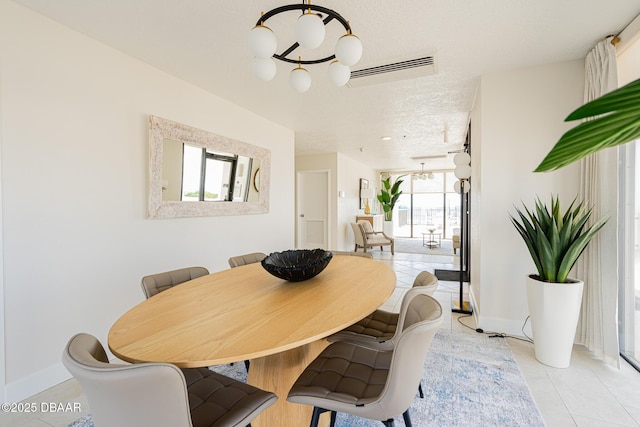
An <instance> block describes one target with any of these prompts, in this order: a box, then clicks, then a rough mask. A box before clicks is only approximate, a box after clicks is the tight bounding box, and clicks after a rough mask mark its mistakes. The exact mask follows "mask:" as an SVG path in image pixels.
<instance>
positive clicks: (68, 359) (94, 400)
mask: <svg viewBox="0 0 640 427" xmlns="http://www.w3.org/2000/svg"><path fill="white" fill-rule="evenodd" d="M62 363H63V364H64V366H65V367H66V368H67V369H68V370H69V372H70V373H71V374H72V375H73V376H74V377H75V378H76V380H77V381H78V382H79V383H80V385H81V386H82V388H83V390H84V392H85V394H86V396H87V399H88V401H89V406H90V407H91V414H92V416H93V421H94V424H95V426H96V427H111V426H118V427H140V426H158V427H161V426H166V427H169V426H170V427H178V426H187V427H190V426H194V425H195V426H205V425H206V426H211V427H214V426H218V427H222V426H225V427H231V426H242V427H244V426H246V425H247V424H249V423H250V422H251V420H253V419H254V418H255V417H256V416H258V415H259V414H260V413H261V412H262V411H263V410H265V409H266V408H268V407H269V406H271V405H273V404H274V403H275V402H276V400H277V399H278V398H277V396H276V395H275V394H273V393H270V392H267V391H264V390H261V389H259V388H256V387H253V386H250V385H248V384H245V383H243V382H240V381H236V380H234V379H232V378H229V377H226V376H224V375H220V374H218V373H215V372H213V371H211V370H209V369H207V368H190V369H179V368H178V367H176V366H175V365H172V364H169V363H139V364H132V365H128V364H115V363H109V360H108V359H107V355H106V353H105V351H104V347H102V345H101V344H100V342H99V341H98V340H97V339H96V338H95V337H94V336H92V335H89V334H78V335H75V336H74V337H72V338H71V339H70V340H69V342H68V344H67V346H66V348H65V350H64V352H63V354H62Z"/></svg>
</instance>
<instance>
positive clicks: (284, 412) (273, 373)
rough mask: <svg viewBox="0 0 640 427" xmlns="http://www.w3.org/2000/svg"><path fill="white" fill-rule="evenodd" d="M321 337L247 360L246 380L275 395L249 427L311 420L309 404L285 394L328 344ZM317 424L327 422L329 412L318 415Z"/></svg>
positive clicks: (326, 423) (267, 426)
mask: <svg viewBox="0 0 640 427" xmlns="http://www.w3.org/2000/svg"><path fill="white" fill-rule="evenodd" d="M328 344H329V343H328V341H327V340H325V339H322V340H319V341H315V342H312V343H310V344H306V345H303V346H301V347H297V348H294V349H291V350H288V351H284V352H281V353H277V354H273V355H271V356H265V357H261V358H258V359H252V360H251V366H250V368H249V378H248V380H247V382H248V383H249V384H251V385H253V386H256V387H259V388H261V389H263V390H268V391H272V392H274V393H275V394H277V395H278V401H277V402H276V403H275V405H273V406H271V407H270V408H268V409H267V410H266V411H264V412H263V413H262V414H260V415H259V416H258V417H257V418H256V419H254V420H253V421H252V422H251V425H252V426H253V427H274V426H279V427H287V426H296V427H297V426H305V425H308V424H309V422H310V421H311V412H312V408H311V407H310V406H307V405H300V404H297V403H289V402H287V394H288V393H289V390H290V389H291V386H292V385H293V383H294V382H295V381H296V380H297V379H298V377H299V376H300V374H301V373H302V371H303V370H304V369H305V368H306V367H307V366H308V365H309V363H311V361H312V360H313V359H315V358H316V357H317V356H318V355H319V354H320V352H321V351H322V350H324V349H325V347H327V345H328ZM320 425H329V413H328V412H326V413H324V414H323V416H322V417H321V423H320Z"/></svg>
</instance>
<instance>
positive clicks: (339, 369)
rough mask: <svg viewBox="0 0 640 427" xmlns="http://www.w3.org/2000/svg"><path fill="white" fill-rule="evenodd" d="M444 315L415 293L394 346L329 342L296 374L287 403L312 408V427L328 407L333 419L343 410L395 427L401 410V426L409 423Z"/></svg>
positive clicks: (435, 303)
mask: <svg viewBox="0 0 640 427" xmlns="http://www.w3.org/2000/svg"><path fill="white" fill-rule="evenodd" d="M443 316H444V313H443V310H442V306H441V305H440V303H438V301H436V300H435V299H434V298H432V297H430V296H428V295H417V296H415V297H414V298H413V299H412V300H411V302H410V303H409V306H408V307H407V314H406V319H405V322H404V324H403V329H402V332H401V333H400V335H399V336H398V339H397V342H396V345H395V347H394V348H393V349H392V350H378V349H372V348H368V347H363V346H360V345H358V344H354V343H350V342H345V341H340V342H335V343H332V344H330V345H329V346H328V347H327V348H326V349H325V350H324V351H322V353H320V355H319V356H318V357H317V358H316V359H315V360H314V361H313V362H311V364H310V365H309V366H308V367H307V368H306V369H305V370H304V371H303V372H302V374H301V375H300V376H299V377H298V379H297V380H296V382H295V383H294V385H293V387H291V390H290V391H289V394H288V396H287V401H289V402H292V403H300V404H304V405H311V406H313V415H312V418H311V427H315V426H317V425H318V418H319V416H320V414H321V413H322V412H326V411H331V419H332V422H334V421H335V416H336V412H343V413H348V414H352V415H355V416H358V417H362V418H368V419H373V420H380V421H382V422H383V423H384V425H385V426H393V425H394V422H393V417H395V416H398V415H400V414H402V415H403V418H404V421H405V424H406V425H411V418H410V416H409V407H410V405H411V402H412V401H413V397H414V394H415V392H414V391H413V390H415V389H416V387H417V386H418V384H419V383H420V380H421V378H422V375H423V372H424V363H425V359H426V356H427V351H428V350H429V346H430V345H431V341H432V340H433V337H434V335H435V334H436V332H437V330H438V329H439V328H440V326H441V325H442V319H443Z"/></svg>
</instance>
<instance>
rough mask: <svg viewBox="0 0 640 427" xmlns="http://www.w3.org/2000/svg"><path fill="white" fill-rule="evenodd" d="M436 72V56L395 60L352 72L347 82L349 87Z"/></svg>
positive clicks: (393, 80) (429, 74)
mask: <svg viewBox="0 0 640 427" xmlns="http://www.w3.org/2000/svg"><path fill="white" fill-rule="evenodd" d="M433 74H436V63H435V57H434V56H425V57H424V58H416V59H410V60H408V61H401V62H394V63H393V64H387V65H379V66H377V67H371V68H364V69H362V70H355V71H352V72H351V78H350V79H349V82H348V83H347V86H349V87H361V86H368V85H374V84H379V83H388V82H395V81H398V80H406V79H415V78H417V77H425V76H431V75H433Z"/></svg>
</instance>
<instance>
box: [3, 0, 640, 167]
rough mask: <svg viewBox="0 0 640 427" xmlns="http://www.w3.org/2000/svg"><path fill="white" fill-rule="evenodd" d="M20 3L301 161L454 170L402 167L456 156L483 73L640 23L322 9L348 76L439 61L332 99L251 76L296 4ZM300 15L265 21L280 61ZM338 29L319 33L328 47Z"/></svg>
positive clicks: (617, 10)
mask: <svg viewBox="0 0 640 427" xmlns="http://www.w3.org/2000/svg"><path fill="white" fill-rule="evenodd" d="M15 1H16V3H19V4H22V5H24V6H27V7H29V8H31V9H33V10H35V11H37V12H39V13H42V14H44V15H46V16H49V17H50V18H51V19H53V20H56V21H58V22H61V23H62V24H64V25H67V26H69V27H71V28H73V29H75V30H77V31H79V32H81V33H84V34H86V35H88V36H90V37H92V38H95V39H97V40H100V41H102V42H103V43H105V44H107V45H110V46H112V47H114V48H116V49H118V50H120V51H122V52H125V53H127V54H129V55H131V56H133V57H136V58H138V59H140V60H142V61H144V62H146V63H149V64H151V65H153V66H155V67H157V68H160V69H162V70H165V71H166V72H168V73H170V74H173V75H175V76H177V77H180V78H182V79H184V80H186V81H188V82H191V83H193V84H195V85H197V86H200V87H202V88H204V89H206V90H209V91H211V92H213V93H215V94H217V95H219V96H221V97H223V98H226V99H228V100H229V101H231V102H234V103H236V104H239V105H241V106H243V107H244V108H246V109H248V110H250V111H253V112H255V113H257V114H259V115H261V116H264V117H266V118H268V119H270V120H273V121H274V122H277V123H280V124H282V125H284V126H286V127H288V128H291V129H294V130H295V133H296V154H314V153H323V152H336V151H337V152H340V153H343V154H345V155H346V156H348V157H351V158H353V159H355V160H358V161H360V162H362V163H364V164H367V165H370V166H371V167H374V168H376V169H380V170H419V169H420V168H421V166H420V163H421V162H425V170H430V169H440V168H446V167H450V166H451V164H452V163H451V159H450V157H451V156H449V157H448V158H447V159H445V160H443V159H432V160H430V159H427V160H412V159H411V157H416V156H430V155H438V154H446V153H447V152H449V151H455V150H458V149H460V148H461V147H462V144H463V142H464V139H465V135H466V130H467V124H468V119H469V114H470V111H471V109H472V106H473V102H474V98H475V94H476V91H477V87H478V84H479V76H480V75H482V74H484V73H489V72H494V71H503V70H509V69H515V68H521V67H528V66H534V65H541V64H548V63H553V62H559V61H566V60H571V59H577V58H583V57H584V56H585V55H586V53H587V52H588V51H589V49H591V48H592V47H593V46H594V45H595V44H596V43H597V42H598V41H599V40H601V39H602V38H604V37H605V36H607V35H608V34H616V33H618V32H619V31H620V30H622V29H623V28H624V27H625V26H626V25H627V24H628V23H629V22H631V20H632V19H633V18H634V17H635V16H636V15H638V14H639V13H640V2H639V1H638V0H562V1H558V0H446V1H445V0H351V1H338V0H317V1H313V4H317V5H321V6H324V7H327V8H330V9H333V10H335V11H337V12H338V13H340V14H341V15H342V16H343V17H345V18H346V19H347V20H349V21H350V24H351V27H352V29H353V32H354V34H357V35H358V37H360V39H361V40H362V43H363V45H364V54H363V58H362V59H361V61H360V62H359V63H358V64H356V65H355V66H354V67H352V68H353V69H360V68H366V67H372V66H377V65H383V64H387V63H391V62H396V61H399V60H407V59H413V58H417V57H422V56H426V55H435V57H436V68H437V72H436V74H434V75H431V76H427V77H420V78H415V79H411V80H402V81H395V82H391V83H384V84H379V85H373V86H367V87H358V88H347V87H342V88H336V87H333V86H332V85H331V84H330V83H328V82H327V79H326V64H322V65H310V66H308V67H307V69H308V70H309V72H310V73H311V75H312V79H313V84H312V87H311V89H310V90H309V92H307V93H304V94H298V93H294V92H293V91H292V90H291V89H290V88H289V87H288V85H287V77H288V72H289V70H290V69H291V68H292V65H291V64H286V63H282V62H279V63H278V74H277V76H276V78H275V79H274V80H273V81H271V82H269V83H265V82H262V81H260V80H258V79H257V78H255V77H254V76H253V75H252V74H251V71H250V61H251V55H250V53H249V51H248V48H247V45H246V41H247V32H248V31H249V30H250V29H251V27H252V26H253V25H254V24H255V22H256V21H257V19H258V17H259V16H260V12H261V11H265V12H266V11H268V10H271V9H273V8H275V7H278V6H282V5H284V4H290V3H298V2H297V1H290V2H283V1H276V0H263V1H258V0H244V1H238V0H206V1H205V0H189V1H178V0H108V1H107V0H56V1H51V0H15ZM276 18H277V19H276ZM295 18H296V12H288V13H285V14H281V15H279V16H277V17H274V18H272V19H270V20H269V21H268V25H269V26H270V27H272V29H273V30H274V31H275V32H276V33H277V35H278V39H279V40H278V41H279V51H281V50H282V48H283V47H288V46H289V45H290V44H291V43H293V36H292V33H293V26H292V25H293V24H291V27H288V25H287V22H286V21H288V20H290V21H291V22H293V21H294V20H295ZM340 28H341V27H340V26H339V25H338V24H337V23H336V22H333V23H330V24H329V25H328V26H327V30H328V32H327V40H326V42H325V43H326V44H327V46H328V48H329V49H330V48H331V47H332V46H333V44H334V43H335V40H336V39H337V37H338V35H339V33H340V32H341V31H340ZM301 53H302V55H303V59H307V58H309V56H310V55H306V53H307V52H304V51H301ZM313 56H314V57H319V56H320V54H318V55H317V56H316V55H315V54H314V55H313ZM309 59H312V58H309ZM567 113H569V112H567ZM445 129H446V130H447V132H446V134H447V135H446V136H447V138H446V141H445V137H444V136H445V135H444V130H445ZM382 136H391V137H392V140H391V141H381V139H380V138H381V137H382Z"/></svg>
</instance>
